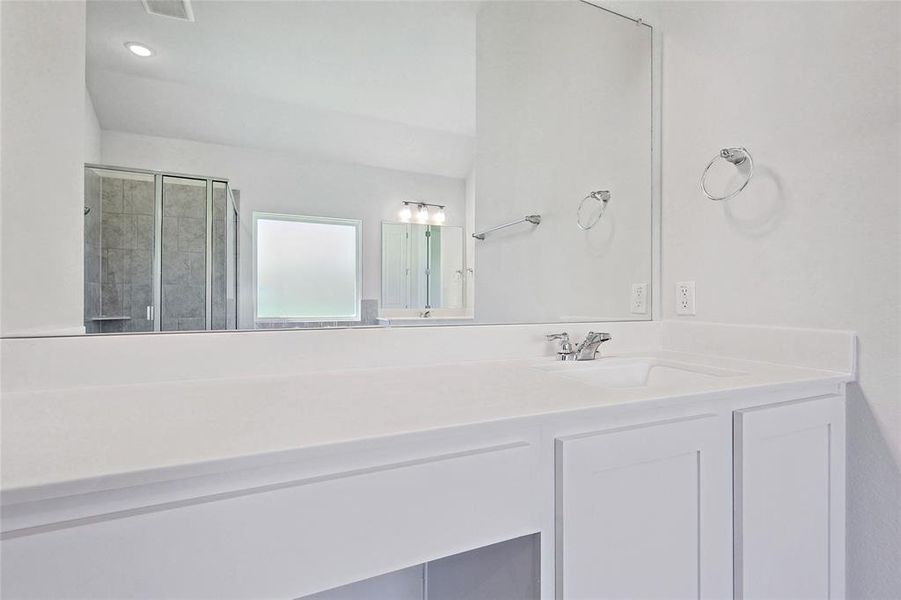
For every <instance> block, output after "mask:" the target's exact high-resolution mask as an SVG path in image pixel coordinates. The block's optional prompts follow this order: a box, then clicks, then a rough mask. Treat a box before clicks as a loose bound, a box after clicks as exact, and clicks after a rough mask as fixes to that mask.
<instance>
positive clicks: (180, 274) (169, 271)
mask: <svg viewBox="0 0 901 600" xmlns="http://www.w3.org/2000/svg"><path fill="white" fill-rule="evenodd" d="M190 281H191V264H190V263H189V262H188V254H186V253H184V252H178V251H174V250H169V249H167V248H166V246H163V283H168V284H187V283H188V282H190Z"/></svg>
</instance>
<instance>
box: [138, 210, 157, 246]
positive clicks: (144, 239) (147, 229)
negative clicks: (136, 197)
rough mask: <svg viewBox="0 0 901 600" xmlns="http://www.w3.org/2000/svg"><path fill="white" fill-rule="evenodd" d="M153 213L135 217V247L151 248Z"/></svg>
mask: <svg viewBox="0 0 901 600" xmlns="http://www.w3.org/2000/svg"><path fill="white" fill-rule="evenodd" d="M153 237H154V230H153V215H137V216H136V217H135V248H137V249H140V250H153Z"/></svg>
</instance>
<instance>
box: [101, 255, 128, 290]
mask: <svg viewBox="0 0 901 600" xmlns="http://www.w3.org/2000/svg"><path fill="white" fill-rule="evenodd" d="M128 255H129V251H128V250H122V249H120V248H109V249H107V250H104V251H103V258H102V274H101V277H102V279H101V282H102V283H103V284H106V285H115V284H123V283H128V282H129V281H130V278H129V274H128V260H129V256H128Z"/></svg>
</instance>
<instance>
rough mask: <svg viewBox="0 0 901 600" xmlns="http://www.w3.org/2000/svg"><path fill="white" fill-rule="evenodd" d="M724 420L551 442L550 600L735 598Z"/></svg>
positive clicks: (727, 440) (677, 423) (690, 420)
mask: <svg viewBox="0 0 901 600" xmlns="http://www.w3.org/2000/svg"><path fill="white" fill-rule="evenodd" d="M729 444H730V425H729V418H728V417H722V416H720V417H717V416H714V415H701V416H698V417H692V418H686V419H680V420H675V421H665V422H659V423H652V424H648V425H644V426H638V427H629V428H621V429H612V430H606V431H598V432H593V433H588V434H583V435H577V436H572V437H567V438H560V439H558V440H557V448H556V455H557V456H556V458H557V465H556V467H557V468H556V478H557V481H556V484H557V490H556V491H557V501H556V511H557V532H556V533H557V549H556V554H557V556H556V560H557V568H556V572H557V586H556V587H557V597H558V598H567V599H576V598H585V599H588V598H591V599H592V600H597V599H604V598H642V599H650V598H666V599H674V598H725V597H730V596H731V595H732V572H731V566H732V565H731V545H732V524H731V510H730V509H731V485H730V484H731V460H730V452H729Z"/></svg>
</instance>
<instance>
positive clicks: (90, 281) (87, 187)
mask: <svg viewBox="0 0 901 600" xmlns="http://www.w3.org/2000/svg"><path fill="white" fill-rule="evenodd" d="M100 186H101V178H100V176H99V175H97V174H96V173H95V172H93V171H92V170H90V169H87V170H85V174H84V207H85V210H87V213H86V214H85V216H84V328H85V333H100V331H101V327H100V323H101V321H95V320H94V319H96V318H99V317H100V316H101V314H102V306H101V297H102V296H101V291H100V282H101V278H100V263H101V259H100V257H101V255H102V253H103V248H102V241H101V235H100V234H101V227H102V224H101V220H102V218H103V214H102V210H101V208H100V206H101V204H100Z"/></svg>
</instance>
